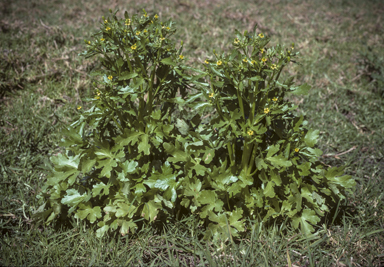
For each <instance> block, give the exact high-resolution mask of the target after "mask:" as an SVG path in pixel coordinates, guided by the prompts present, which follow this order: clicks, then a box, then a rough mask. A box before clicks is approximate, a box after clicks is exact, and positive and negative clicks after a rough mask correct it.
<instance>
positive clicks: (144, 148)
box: [138, 134, 151, 155]
mask: <svg viewBox="0 0 384 267" xmlns="http://www.w3.org/2000/svg"><path fill="white" fill-rule="evenodd" d="M148 138H149V136H148V134H143V135H141V136H140V139H141V141H140V143H139V146H138V149H139V153H140V152H144V155H149V153H150V149H151V145H150V144H149V142H148Z"/></svg>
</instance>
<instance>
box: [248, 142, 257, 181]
mask: <svg viewBox="0 0 384 267" xmlns="http://www.w3.org/2000/svg"><path fill="white" fill-rule="evenodd" d="M257 147H258V145H257V143H256V144H255V145H254V146H253V150H252V154H251V160H250V161H249V162H248V175H249V174H251V171H252V168H253V166H254V162H255V157H256V153H257ZM256 170H257V169H256ZM254 174H255V173H252V175H254Z"/></svg>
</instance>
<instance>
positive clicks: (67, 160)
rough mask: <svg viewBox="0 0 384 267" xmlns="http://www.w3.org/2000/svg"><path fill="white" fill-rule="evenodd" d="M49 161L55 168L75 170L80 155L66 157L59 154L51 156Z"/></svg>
mask: <svg viewBox="0 0 384 267" xmlns="http://www.w3.org/2000/svg"><path fill="white" fill-rule="evenodd" d="M51 161H52V163H53V164H54V165H56V166H55V168H58V169H62V168H65V167H67V168H71V169H77V168H78V166H79V163H80V155H76V156H67V155H65V154H59V155H57V156H52V157H51Z"/></svg>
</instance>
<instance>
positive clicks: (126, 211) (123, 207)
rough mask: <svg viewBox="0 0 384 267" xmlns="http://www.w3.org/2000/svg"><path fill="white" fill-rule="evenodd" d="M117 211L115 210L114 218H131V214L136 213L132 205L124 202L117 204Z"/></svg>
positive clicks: (135, 208)
mask: <svg viewBox="0 0 384 267" xmlns="http://www.w3.org/2000/svg"><path fill="white" fill-rule="evenodd" d="M117 206H118V207H119V209H116V214H115V215H116V217H117V218H119V217H124V216H127V215H128V217H130V218H132V216H133V214H134V213H135V212H136V210H137V207H135V206H134V205H132V204H126V203H124V202H120V203H117Z"/></svg>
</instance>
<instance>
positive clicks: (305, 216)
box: [292, 209, 320, 235]
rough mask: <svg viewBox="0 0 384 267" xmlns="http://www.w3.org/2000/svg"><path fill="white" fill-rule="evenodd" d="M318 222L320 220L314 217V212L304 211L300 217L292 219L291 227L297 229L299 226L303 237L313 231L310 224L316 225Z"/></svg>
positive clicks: (296, 216)
mask: <svg viewBox="0 0 384 267" xmlns="http://www.w3.org/2000/svg"><path fill="white" fill-rule="evenodd" d="M319 221H320V218H319V217H318V216H317V215H316V212H315V211H313V210H310V209H304V210H303V212H302V213H301V216H298V215H295V216H294V217H293V218H292V223H293V227H294V228H295V229H297V228H298V227H299V224H300V226H301V232H302V233H304V235H310V234H311V233H312V232H314V231H315V230H314V229H313V227H312V225H311V224H309V223H312V224H314V225H315V224H317V223H318V222H319Z"/></svg>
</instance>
